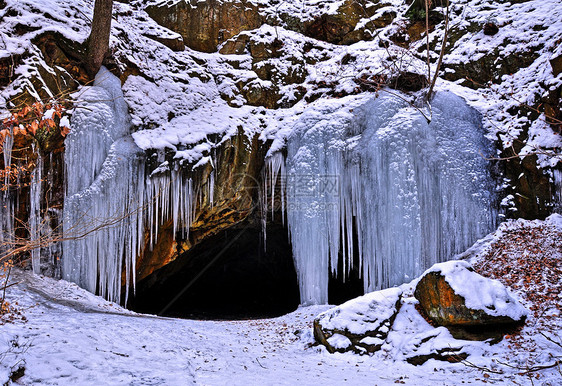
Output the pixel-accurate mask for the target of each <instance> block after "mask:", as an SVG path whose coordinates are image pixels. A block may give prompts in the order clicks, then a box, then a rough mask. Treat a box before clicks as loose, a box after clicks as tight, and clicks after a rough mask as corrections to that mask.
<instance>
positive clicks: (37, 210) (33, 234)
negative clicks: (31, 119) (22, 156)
mask: <svg viewBox="0 0 562 386" xmlns="http://www.w3.org/2000/svg"><path fill="white" fill-rule="evenodd" d="M35 151H36V152H37V161H36V164H35V169H34V170H33V173H32V175H31V183H30V185H29V240H30V241H31V243H32V244H37V243H38V242H39V240H40V238H41V227H42V225H43V224H42V221H41V184H42V178H41V172H42V169H43V160H42V158H41V155H40V154H39V152H38V151H37V150H35ZM31 267H32V269H33V273H36V274H39V273H41V248H40V247H38V248H35V249H33V250H32V251H31Z"/></svg>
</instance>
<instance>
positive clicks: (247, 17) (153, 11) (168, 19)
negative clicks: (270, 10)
mask: <svg viewBox="0 0 562 386" xmlns="http://www.w3.org/2000/svg"><path fill="white" fill-rule="evenodd" d="M146 12H147V13H148V14H149V15H150V17H152V18H153V19H154V20H155V21H156V22H157V23H159V24H160V25H163V26H166V27H168V28H170V29H171V30H173V31H175V32H178V33H179V34H180V35H181V36H182V37H183V41H184V43H185V45H186V46H187V47H189V48H192V49H194V50H197V51H203V52H215V51H216V50H217V46H218V45H219V44H220V43H222V42H224V41H225V40H227V39H230V38H231V37H233V36H234V35H237V34H239V33H240V32H242V31H248V30H252V29H255V28H258V27H259V26H260V25H262V24H263V22H264V18H263V16H261V15H260V13H259V11H258V7H257V6H256V5H255V4H254V3H252V2H250V1H247V0H232V1H221V0H207V1H196V0H191V1H176V2H174V3H172V4H171V5H168V4H159V5H151V6H148V7H147V8H146Z"/></svg>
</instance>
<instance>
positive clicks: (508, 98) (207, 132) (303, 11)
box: [0, 0, 562, 280]
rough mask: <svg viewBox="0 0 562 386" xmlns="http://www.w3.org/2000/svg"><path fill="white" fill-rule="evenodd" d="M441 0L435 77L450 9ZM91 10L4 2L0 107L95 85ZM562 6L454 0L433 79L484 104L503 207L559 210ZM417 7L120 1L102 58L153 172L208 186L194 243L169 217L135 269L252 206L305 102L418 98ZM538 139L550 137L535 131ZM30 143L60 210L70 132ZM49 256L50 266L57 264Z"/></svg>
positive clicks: (433, 39) (172, 253)
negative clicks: (90, 73)
mask: <svg viewBox="0 0 562 386" xmlns="http://www.w3.org/2000/svg"><path fill="white" fill-rule="evenodd" d="M435 5H436V7H435V8H434V9H432V10H430V14H429V21H430V25H429V45H430V51H431V52H430V54H429V56H430V62H431V69H432V70H431V71H432V72H431V73H432V74H433V73H434V72H435V64H436V62H437V60H438V57H439V53H440V50H441V42H442V37H443V34H444V29H445V14H446V12H445V10H444V9H442V8H439V7H438V6H437V5H438V4H435ZM90 6H91V4H90V2H89V1H85V0H84V1H79V2H78V3H76V4H67V3H66V2H59V1H57V0H50V1H49V2H45V3H40V2H35V1H33V0H26V1H23V2H16V1H13V0H12V1H11V0H7V1H6V2H5V4H4V3H2V5H1V6H0V12H2V15H3V25H2V27H1V28H2V32H4V33H6V34H7V35H8V36H11V37H13V38H11V39H10V40H9V41H8V42H6V44H5V47H4V48H2V47H0V74H2V77H1V78H0V87H2V98H1V100H0V101H3V102H4V103H5V108H4V110H6V109H11V110H15V109H17V108H18V106H19V105H20V103H22V102H25V103H30V102H32V101H34V100H48V99H52V98H54V97H56V96H58V95H68V93H69V92H72V91H75V90H77V89H79V88H81V87H82V86H84V85H86V84H87V83H88V81H89V79H88V77H87V75H86V72H85V71H84V69H83V66H82V64H81V60H82V58H83V48H84V42H85V40H86V38H87V36H88V34H89V28H88V25H89V19H88V16H87V15H84V13H83V12H82V11H81V10H87V9H90ZM53 7H55V8H53ZM50 8H53V9H56V11H50ZM558 8H559V7H556V1H546V2H545V1H538V0H536V1H528V2H523V3H517V4H509V3H504V2H498V3H494V4H492V5H490V6H488V7H484V6H483V5H481V4H479V3H478V2H474V4H471V5H470V7H469V6H466V5H464V4H461V3H460V2H455V1H453V2H452V5H451V11H450V15H449V17H450V18H451V20H450V22H449V26H451V27H450V29H449V31H448V43H447V45H446V47H445V51H444V59H443V65H442V68H441V72H440V75H441V77H442V78H441V79H440V80H439V81H438V82H437V87H438V88H441V89H451V90H453V91H454V92H456V93H458V94H460V95H461V96H463V97H465V98H466V99H467V100H468V101H469V103H470V104H471V105H472V106H474V107H476V108H477V109H478V110H479V111H480V112H481V113H482V114H483V116H484V126H485V128H486V129H487V130H488V133H489V137H493V140H494V141H495V143H496V145H497V149H498V153H497V154H490V155H486V156H491V157H497V156H499V157H507V158H508V159H507V160H505V161H498V163H497V164H498V165H497V168H498V170H499V172H500V173H501V174H503V175H504V176H505V177H506V178H507V179H509V180H506V181H505V184H504V186H503V189H504V193H503V195H504V197H505V198H506V199H505V200H504V204H505V208H504V209H505V213H506V215H507V216H508V217H525V218H544V217H545V216H546V215H547V214H548V213H550V212H551V211H552V207H553V197H554V196H555V194H554V185H553V181H552V178H551V175H550V174H549V173H550V172H549V171H548V170H549V168H550V167H553V168H556V167H558V166H557V158H556V156H552V155H551V152H553V153H559V150H560V149H559V146H560V143H561V142H560V138H559V137H558V136H557V134H556V132H557V131H559V130H560V125H559V121H558V120H557V119H560V118H561V100H562V80H561V73H560V65H559V62H560V60H559V59H560V57H562V52H560V49H559V48H557V47H559V44H560V37H559V34H557V31H559V30H560V29H561V27H560V20H561V19H562V18H560V17H558V16H560V15H559V13H560V10H559V9H558ZM423 12H424V10H423V9H420V7H419V6H416V4H414V5H413V6H410V5H409V4H406V2H403V1H400V0H387V1H351V0H330V1H324V2H315V1H306V2H304V3H303V2H301V1H284V2H278V1H274V0H232V1H219V0H208V1H168V2H163V1H157V0H153V1H149V2H145V1H133V2H131V3H130V4H125V3H120V2H116V4H115V10H114V16H115V21H114V23H113V30H112V31H113V32H112V53H111V56H110V57H109V58H108V60H107V62H106V65H107V66H108V68H109V69H110V70H111V71H112V72H114V73H115V74H117V75H119V76H120V79H121V81H122V84H123V91H124V95H125V100H126V101H127V103H128V105H129V108H130V113H131V116H132V122H133V131H135V133H134V134H133V137H134V139H135V141H136V143H137V145H138V146H139V147H141V148H142V149H143V150H144V151H145V153H146V160H147V161H146V171H147V174H149V173H154V174H156V175H157V174H162V173H163V174H165V173H170V171H171V170H174V168H177V167H179V168H183V170H185V171H186V172H187V173H190V175H193V176H194V179H195V183H196V184H197V185H199V186H204V185H205V184H210V183H213V186H214V191H213V193H212V194H213V197H212V199H211V197H208V194H207V196H205V194H203V195H202V197H203V199H202V200H201V202H199V203H198V204H197V208H196V213H195V215H194V221H193V223H192V224H191V227H190V228H191V232H190V235H189V237H188V239H185V240H184V239H182V238H181V237H175V236H176V235H174V228H173V224H172V222H171V221H166V222H164V223H163V224H161V226H160V228H159V231H158V232H159V234H158V242H157V243H156V244H155V245H154V246H153V247H152V248H150V247H149V246H148V244H145V247H144V249H143V252H142V253H141V255H140V256H139V257H138V259H137V278H138V280H142V279H145V278H147V277H149V276H150V275H151V274H153V273H154V272H155V271H156V270H158V269H160V268H162V267H163V266H165V265H167V264H169V263H170V262H172V261H174V260H176V259H177V258H178V256H183V255H186V253H187V252H188V251H190V250H191V249H193V248H194V247H195V246H196V245H198V244H200V243H201V242H202V241H204V240H207V239H208V238H209V237H211V236H213V235H217V234H219V233H220V232H222V231H224V230H225V229H228V228H230V227H232V226H235V225H236V224H241V223H242V222H244V221H250V220H249V219H252V218H253V217H252V216H256V215H258V210H257V205H256V202H257V201H258V191H259V189H258V185H260V184H262V183H263V181H262V174H261V171H262V169H263V165H264V159H265V158H266V154H267V153H268V151H269V150H270V147H272V151H273V150H279V149H282V148H283V146H284V141H285V140H286V138H287V136H288V135H289V134H290V131H291V127H292V124H293V123H294V121H295V120H296V119H297V117H298V116H299V115H300V114H301V113H302V112H303V111H305V110H306V109H307V108H309V107H310V106H313V107H315V106H321V105H322V104H323V103H328V104H329V103H331V100H334V99H341V98H350V101H352V100H360V99H361V98H363V97H365V96H366V95H368V93H371V92H379V90H380V89H381V88H382V87H385V86H387V87H391V88H392V87H393V88H396V89H402V90H407V91H409V92H412V93H413V94H412V96H413V97H412V99H414V96H419V95H418V94H415V93H416V92H417V91H419V90H420V89H422V88H423V87H424V86H425V85H427V83H428V76H427V68H426V64H425V61H426V58H427V55H428V54H427V51H426V40H425V39H426V37H425V15H424V14H422V13H423ZM521 15H524V16H521ZM57 31H60V32H57ZM186 47H187V48H186ZM74 98H77V99H79V96H78V97H77V96H75V97H74ZM353 98H356V99H353ZM545 136H548V138H551V139H552V140H550V141H546V140H541V138H544V137H545ZM32 142H34V143H36V144H37V146H36V148H38V149H39V150H38V151H39V153H40V154H41V156H42V158H43V159H44V160H45V162H44V163H43V166H42V167H43V173H42V175H43V176H48V177H46V178H45V181H44V182H43V191H45V192H48V194H46V195H45V197H44V198H43V201H42V204H41V208H42V210H43V212H44V213H46V212H51V213H55V212H56V211H57V210H60V208H61V206H62V205H63V198H64V179H63V176H64V172H63V152H64V144H63V138H54V137H49V138H43V139H41V138H35V139H32V138H27V139H22V140H18V141H17V143H16V145H15V147H14V149H15V151H17V152H20V153H17V154H20V155H21V157H22V158H25V159H26V160H27V161H25V162H33V160H34V159H35V158H36V155H34V154H35V153H34V152H32V151H31V150H30V149H31V148H30V145H31V143H32ZM26 149H27V150H26ZM537 149H538V150H537ZM519 154H528V156H526V157H525V158H524V159H521V158H520V157H517V156H516V155H519ZM15 155H16V153H14V156H15ZM18 157H19V156H18ZM0 162H1V161H0ZM0 166H1V165H0ZM4 166H5V165H4ZM545 170H546V172H545ZM211 178H212V179H214V182H211ZM13 195H14V197H16V196H17V197H19V201H18V202H19V208H20V209H18V211H17V213H16V215H17V217H18V218H19V219H21V220H23V221H27V219H28V217H29V213H28V212H29V210H28V209H26V208H28V207H29V204H28V200H27V199H26V197H27V196H28V192H27V190H26V189H20V190H17V191H16V190H13ZM211 202H212V203H211ZM53 218H55V216H53ZM252 221H254V220H252ZM56 223H57V221H55V220H53V224H52V225H51V226H52V227H56ZM23 233H24V232H23V231H22V235H23ZM55 261H56V260H55ZM45 263H46V264H45V266H44V267H45V268H47V267H49V265H50V266H51V268H50V270H51V271H53V269H52V265H53V261H52V260H49V261H48V262H47V261H45ZM55 265H56V264H55Z"/></svg>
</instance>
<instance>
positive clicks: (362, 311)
mask: <svg viewBox="0 0 562 386" xmlns="http://www.w3.org/2000/svg"><path fill="white" fill-rule="evenodd" d="M401 295H402V290H401V289H400V288H399V287H393V288H388V289H385V290H382V291H376V292H371V293H369V294H367V295H364V296H360V297H358V298H355V299H352V300H350V301H348V302H345V303H344V304H342V305H340V306H338V307H335V308H332V309H330V310H328V311H325V312H323V313H321V314H320V315H318V317H317V318H316V319H315V320H314V337H315V338H316V341H317V342H319V343H321V344H323V345H324V346H326V348H327V349H328V351H329V352H331V353H333V352H336V351H339V352H344V351H351V350H353V351H355V352H357V353H361V354H363V353H373V352H375V351H378V350H380V348H381V346H382V345H383V343H384V341H385V339H386V336H387V335H388V332H389V331H390V327H391V326H392V322H393V321H394V318H395V317H396V314H397V313H398V311H399V309H400V298H401Z"/></svg>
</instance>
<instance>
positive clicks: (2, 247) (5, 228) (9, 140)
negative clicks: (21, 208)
mask: <svg viewBox="0 0 562 386" xmlns="http://www.w3.org/2000/svg"><path fill="white" fill-rule="evenodd" d="M13 145H14V136H13V128H11V129H10V135H8V136H6V137H5V138H4V143H3V144H2V150H3V153H4V154H3V156H4V168H5V169H6V170H8V169H9V168H10V165H11V164H12V147H13ZM13 214H14V200H13V196H12V193H11V192H10V176H9V175H8V174H6V175H5V176H4V181H3V182H2V189H0V253H3V252H5V251H6V250H7V249H9V246H10V243H11V241H12V239H13V236H14V216H13Z"/></svg>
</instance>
